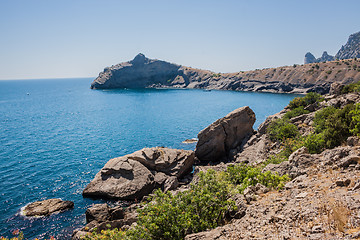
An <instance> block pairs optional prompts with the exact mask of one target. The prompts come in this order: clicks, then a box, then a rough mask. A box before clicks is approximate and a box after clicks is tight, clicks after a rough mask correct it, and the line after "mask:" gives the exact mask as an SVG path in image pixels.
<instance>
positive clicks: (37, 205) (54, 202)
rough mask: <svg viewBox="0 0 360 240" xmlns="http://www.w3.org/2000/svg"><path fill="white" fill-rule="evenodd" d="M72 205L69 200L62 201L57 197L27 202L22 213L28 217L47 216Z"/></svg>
mask: <svg viewBox="0 0 360 240" xmlns="http://www.w3.org/2000/svg"><path fill="white" fill-rule="evenodd" d="M73 207H74V203H73V202H71V201H63V200H61V199H58V198H53V199H46V200H43V201H37V202H33V203H30V204H28V205H27V206H26V207H25V208H24V210H23V214H24V215H25V216H28V217H35V216H48V215H50V214H52V213H56V212H60V211H64V210H67V209H70V208H73Z"/></svg>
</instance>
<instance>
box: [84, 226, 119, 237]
mask: <svg viewBox="0 0 360 240" xmlns="http://www.w3.org/2000/svg"><path fill="white" fill-rule="evenodd" d="M110 227H111V226H110ZM125 234H126V232H124V231H121V230H118V229H117V228H114V229H108V230H101V232H100V233H97V232H96V230H95V231H93V232H92V233H90V234H88V235H85V236H84V237H83V239H85V240H97V239H103V240H123V239H125Z"/></svg>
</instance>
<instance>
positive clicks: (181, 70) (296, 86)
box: [91, 54, 360, 94]
mask: <svg viewBox="0 0 360 240" xmlns="http://www.w3.org/2000/svg"><path fill="white" fill-rule="evenodd" d="M359 80H360V60H356V59H352V60H340V61H332V62H326V63H313V64H305V65H296V64H294V65H293V66H284V67H277V68H267V69H261V70H260V69H257V70H253V71H241V72H236V73H215V72H212V71H209V70H201V69H196V68H191V67H185V66H181V65H177V64H173V63H169V62H165V61H161V60H156V59H149V58H147V57H145V56H144V55H143V54H138V55H137V56H136V57H135V58H134V59H133V60H131V61H129V62H124V63H120V64H117V65H114V66H111V67H107V68H105V69H104V71H103V72H101V73H100V74H99V76H98V77H97V78H96V79H95V80H94V81H93V82H92V84H91V88H92V89H112V88H194V89H220V90H234V91H255V92H277V93H307V92H318V93H321V94H326V93H328V92H329V90H330V86H331V84H332V83H334V82H337V83H341V84H349V83H353V82H357V81H359Z"/></svg>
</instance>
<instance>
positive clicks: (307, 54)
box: [304, 52, 317, 64]
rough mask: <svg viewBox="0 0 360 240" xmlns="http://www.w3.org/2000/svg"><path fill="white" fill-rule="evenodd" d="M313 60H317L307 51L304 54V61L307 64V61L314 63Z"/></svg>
mask: <svg viewBox="0 0 360 240" xmlns="http://www.w3.org/2000/svg"><path fill="white" fill-rule="evenodd" d="M314 62H317V59H316V58H315V56H314V55H313V54H312V53H311V52H307V53H306V54H305V58H304V63H305V64H308V63H314Z"/></svg>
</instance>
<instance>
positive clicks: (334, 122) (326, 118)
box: [265, 83, 360, 165]
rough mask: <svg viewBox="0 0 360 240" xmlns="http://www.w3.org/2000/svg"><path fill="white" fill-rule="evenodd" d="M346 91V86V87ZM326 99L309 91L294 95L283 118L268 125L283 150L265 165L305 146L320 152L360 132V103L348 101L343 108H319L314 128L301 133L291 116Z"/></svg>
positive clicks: (351, 87) (349, 89) (348, 89)
mask: <svg viewBox="0 0 360 240" xmlns="http://www.w3.org/2000/svg"><path fill="white" fill-rule="evenodd" d="M358 87H359V88H360V84H359V83H354V84H350V85H348V86H347V87H346V89H345V90H346V92H356V91H358V90H357V88H358ZM343 91H344V90H343ZM320 101H323V98H322V97H321V95H319V94H316V93H309V94H307V95H306V96H305V97H302V98H295V99H293V100H292V101H291V102H290V103H289V106H288V107H289V109H291V110H290V111H288V112H287V113H285V115H284V116H283V118H281V119H276V120H274V121H273V122H271V123H270V124H269V126H268V129H267V133H268V135H269V137H270V140H272V141H274V142H275V141H276V142H279V143H280V144H281V148H282V150H281V152H280V153H278V154H275V155H272V156H270V157H269V159H268V160H267V161H266V162H265V165H267V164H269V163H274V164H278V163H281V162H283V161H286V160H288V158H289V156H290V154H291V153H292V152H294V151H296V150H297V149H299V148H301V147H302V146H305V147H306V148H307V149H308V151H309V153H320V152H322V151H323V150H324V149H331V148H334V147H337V146H339V145H341V144H342V143H343V142H345V141H346V139H347V138H348V137H349V136H352V135H357V136H360V103H357V104H348V105H346V106H345V107H344V108H342V109H337V108H334V107H326V108H323V109H321V110H319V111H317V112H316V114H315V117H314V123H313V128H314V132H313V133H311V134H309V135H307V136H300V134H299V131H298V128H297V127H296V126H295V125H294V124H292V123H290V121H289V119H291V118H294V117H296V116H299V115H302V114H307V113H309V112H310V111H309V110H305V108H306V107H307V106H308V105H310V104H314V103H316V102H320Z"/></svg>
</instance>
